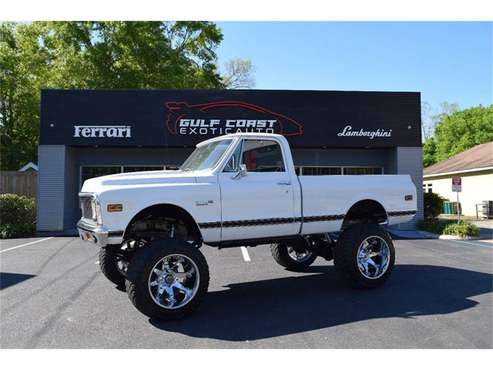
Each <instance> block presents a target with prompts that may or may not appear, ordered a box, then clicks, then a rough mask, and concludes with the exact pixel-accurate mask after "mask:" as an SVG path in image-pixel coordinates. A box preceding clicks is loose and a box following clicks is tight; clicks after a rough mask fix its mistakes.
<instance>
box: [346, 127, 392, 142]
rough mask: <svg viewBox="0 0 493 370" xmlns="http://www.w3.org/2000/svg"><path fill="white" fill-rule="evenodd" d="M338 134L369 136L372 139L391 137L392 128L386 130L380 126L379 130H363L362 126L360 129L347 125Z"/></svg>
mask: <svg viewBox="0 0 493 370" xmlns="http://www.w3.org/2000/svg"><path fill="white" fill-rule="evenodd" d="M337 136H360V137H367V138H369V139H370V140H373V139H374V138H375V137H391V136H392V129H389V130H386V129H383V128H378V129H377V130H363V129H362V128H361V129H359V130H353V127H352V126H350V125H347V126H346V127H344V129H343V130H342V131H341V132H339V133H338V134H337Z"/></svg>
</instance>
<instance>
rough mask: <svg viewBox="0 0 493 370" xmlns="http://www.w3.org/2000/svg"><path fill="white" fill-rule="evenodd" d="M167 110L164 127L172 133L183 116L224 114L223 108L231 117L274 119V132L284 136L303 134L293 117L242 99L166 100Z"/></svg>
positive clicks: (174, 132) (199, 116) (175, 130)
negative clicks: (212, 100) (211, 100)
mask: <svg viewBox="0 0 493 370" xmlns="http://www.w3.org/2000/svg"><path fill="white" fill-rule="evenodd" d="M165 106H166V109H167V111H168V115H167V120H166V127H167V128H168V130H169V132H170V133H172V134H177V133H178V122H179V121H180V120H181V119H183V118H199V119H200V118H203V116H204V114H207V115H209V116H214V114H216V115H217V114H218V113H221V115H224V114H225V113H224V112H225V110H226V111H227V112H228V116H230V117H231V118H238V116H240V117H250V116H251V115H253V116H254V117H255V118H257V117H262V118H269V119H273V120H275V121H276V127H275V132H276V133H277V134H281V135H284V136H295V135H302V134H303V125H301V124H300V123H298V122H296V121H295V120H294V119H292V118H289V117H286V116H285V115H283V114H280V113H276V112H272V111H271V110H269V109H266V108H263V107H259V106H258V105H254V104H250V103H246V102H242V101H229V100H228V101H216V102H211V103H205V104H193V105H189V104H188V103H187V102H167V103H165Z"/></svg>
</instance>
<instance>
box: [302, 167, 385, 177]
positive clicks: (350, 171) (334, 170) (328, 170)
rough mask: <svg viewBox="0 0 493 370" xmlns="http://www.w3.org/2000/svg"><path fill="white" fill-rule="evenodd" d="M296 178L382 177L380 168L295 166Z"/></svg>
mask: <svg viewBox="0 0 493 370" xmlns="http://www.w3.org/2000/svg"><path fill="white" fill-rule="evenodd" d="M295 172H296V174H297V175H298V176H327V175H383V168H382V167H342V166H341V167H328V166H296V167H295Z"/></svg>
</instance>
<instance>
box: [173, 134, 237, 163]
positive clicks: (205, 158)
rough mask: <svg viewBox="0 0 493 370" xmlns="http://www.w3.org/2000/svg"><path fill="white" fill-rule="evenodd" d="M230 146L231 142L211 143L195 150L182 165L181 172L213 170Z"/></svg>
mask: <svg viewBox="0 0 493 370" xmlns="http://www.w3.org/2000/svg"><path fill="white" fill-rule="evenodd" d="M229 144H231V140H220V141H213V142H212V143H209V144H206V145H202V146H200V147H198V148H196V149H195V150H194V151H193V153H192V154H190V157H188V159H187V160H186V161H185V163H183V164H182V166H181V167H180V170H182V171H197V170H205V169H207V168H213V167H214V166H215V165H216V164H217V162H219V159H221V157H222V155H223V154H224V152H225V151H226V149H227V148H228V146H229Z"/></svg>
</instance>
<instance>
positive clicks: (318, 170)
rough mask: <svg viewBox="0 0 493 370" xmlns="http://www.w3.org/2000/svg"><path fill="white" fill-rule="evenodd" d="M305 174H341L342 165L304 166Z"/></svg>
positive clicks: (303, 172)
mask: <svg viewBox="0 0 493 370" xmlns="http://www.w3.org/2000/svg"><path fill="white" fill-rule="evenodd" d="M301 173H302V174H303V176H322V175H341V174H342V168H341V167H311V166H310V167H303V168H302V170H301Z"/></svg>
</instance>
